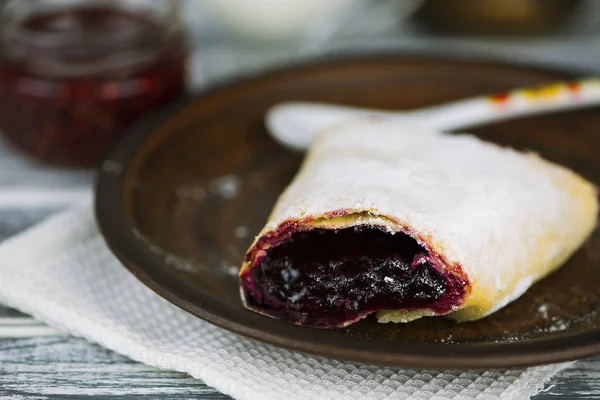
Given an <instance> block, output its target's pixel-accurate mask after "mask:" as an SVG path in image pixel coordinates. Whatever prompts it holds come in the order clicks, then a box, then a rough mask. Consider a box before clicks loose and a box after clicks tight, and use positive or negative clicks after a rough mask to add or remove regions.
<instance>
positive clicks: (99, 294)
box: [0, 202, 568, 400]
mask: <svg viewBox="0 0 600 400" xmlns="http://www.w3.org/2000/svg"><path fill="white" fill-rule="evenodd" d="M0 302H3V303H5V304H7V305H9V306H12V307H14V308H17V309H19V310H21V311H23V312H26V313H29V314H32V315H33V316H34V317H36V318H38V319H40V320H43V321H45V322H47V323H48V324H49V325H51V326H54V327H56V328H58V329H61V330H65V331H68V332H70V333H72V334H74V335H76V336H81V337H84V338H86V339H88V340H90V341H92V342H96V343H99V344H100V345H102V346H104V347H106V348H109V349H111V350H114V351H116V352H118V353H121V354H123V355H125V356H128V357H130V358H132V359H134V360H137V361H140V362H143V363H145V364H149V365H152V366H156V367H159V368H164V369H170V370H176V371H181V372H186V373H188V374H190V375H191V376H193V377H195V378H200V379H202V380H204V382H206V384H208V385H210V386H213V387H215V388H216V389H218V390H220V391H221V392H223V393H226V394H229V395H231V396H232V397H234V398H236V399H240V400H270V399H273V400H280V399H288V400H301V399H302V400H308V399H323V400H327V399H331V400H338V399H408V398H410V399H474V398H476V399H527V398H530V397H531V396H532V395H534V394H536V393H538V391H539V390H540V389H541V388H543V386H544V383H545V382H546V381H547V380H548V379H549V378H550V377H552V376H553V375H554V374H555V373H556V372H558V371H560V370H561V369H563V368H565V367H566V366H567V365H568V364H567V363H563V364H555V365H547V366H541V367H535V368H527V369H525V368H522V369H507V370H493V371H486V372H473V371H426V370H411V369H399V368H385V367H378V366H373V365H359V364H351V363H347V362H342V361H336V360H330V359H326V358H321V357H314V356H309V355H304V354H299V353H294V352H291V351H287V350H283V349H279V348H277V347H273V346H270V345H267V344H263V343H259V342H256V341H253V340H250V339H246V338H243V337H240V336H237V335H235V334H232V333H229V332H227V331H225V330H222V329H220V328H217V327H215V326H212V325H210V324H208V323H206V322H204V321H201V320H199V319H197V318H195V317H193V316H192V315H189V314H187V313H185V312H184V311H181V310H180V309H179V308H177V307H175V306H173V305H171V304H170V303H168V302H167V301H165V300H163V299H162V298H161V297H159V296H158V295H156V294H155V293H154V292H152V291H151V290H150V289H148V288H146V287H145V286H144V285H143V284H142V283H140V282H139V281H137V280H136V279H135V278H134V277H133V276H132V275H131V274H130V273H129V272H128V271H127V270H126V269H125V268H123V267H122V266H121V265H120V264H119V261H118V260H117V259H116V258H115V257H114V256H113V255H112V253H111V252H110V250H109V249H108V248H107V247H106V245H105V243H104V240H103V239H102V237H101V236H100V234H99V232H98V229H97V226H96V223H95V220H94V217H93V215H92V206H91V203H90V202H86V203H85V204H83V205H80V206H77V207H75V208H73V209H70V210H67V211H65V212H62V213H60V214H59V215H56V216H54V217H51V218H50V219H49V220H47V221H45V222H43V223H41V224H39V225H38V226H35V227H33V228H31V229H29V230H28V231H26V232H24V233H22V234H20V235H18V236H16V237H14V238H11V239H9V240H7V241H6V242H4V243H3V244H2V245H1V246H0Z"/></svg>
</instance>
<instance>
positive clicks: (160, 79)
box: [0, 0, 188, 166]
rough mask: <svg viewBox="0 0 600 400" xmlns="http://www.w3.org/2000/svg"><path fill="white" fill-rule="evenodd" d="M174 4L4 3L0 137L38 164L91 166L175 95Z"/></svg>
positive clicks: (181, 39)
mask: <svg viewBox="0 0 600 400" xmlns="http://www.w3.org/2000/svg"><path fill="white" fill-rule="evenodd" d="M187 56H188V48H187V43H186V39H185V31H184V29H183V27H182V25H181V21H180V19H179V15H178V3H177V1H173V0H161V1H158V0H156V1H151V0H147V1H135V2H133V1H125V0H122V1H106V0H98V1H93V0H87V1H68V2H65V1H59V0H44V1H41V2H40V1H37V0H12V1H10V2H8V4H7V5H6V6H5V7H4V8H3V9H2V13H1V14H0V131H1V132H2V133H3V135H4V136H5V137H6V138H7V139H8V141H9V142H10V143H12V144H14V145H15V146H16V147H18V148H20V149H21V150H23V151H24V152H26V153H28V154H30V155H32V156H35V157H36V158H38V159H41V160H43V161H46V162H49V163H53V164H60V165H81V166H87V165H93V164H95V163H97V162H99V161H101V160H102V158H103V157H104V156H105V155H106V154H107V152H108V151H109V150H110V149H111V147H112V146H113V145H114V144H115V142H116V141H117V140H118V139H119V138H120V137H121V136H122V135H123V134H124V132H125V131H126V128H127V127H128V126H130V125H131V124H132V123H133V122H135V121H136V120H138V119H139V118H140V117H141V116H143V115H146V114H148V113H150V112H152V111H154V110H156V109H157V108H159V107H161V106H163V105H165V104H166V103H168V102H170V101H172V100H173V99H174V98H175V97H177V96H179V95H180V94H182V92H183V91H184V90H185V83H186V76H187V68H186V65H187Z"/></svg>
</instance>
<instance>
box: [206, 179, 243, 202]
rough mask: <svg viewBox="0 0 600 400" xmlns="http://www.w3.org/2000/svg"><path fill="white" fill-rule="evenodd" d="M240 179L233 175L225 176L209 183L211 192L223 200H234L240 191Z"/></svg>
mask: <svg viewBox="0 0 600 400" xmlns="http://www.w3.org/2000/svg"><path fill="white" fill-rule="evenodd" d="M240 185H241V181H240V178H239V177H237V176H235V175H226V176H222V177H220V178H218V179H215V180H214V181H212V182H211V183H210V188H211V190H212V191H213V192H215V193H216V194H218V195H219V196H221V197H223V198H225V199H234V198H235V197H236V196H237V194H238V192H239V190H240Z"/></svg>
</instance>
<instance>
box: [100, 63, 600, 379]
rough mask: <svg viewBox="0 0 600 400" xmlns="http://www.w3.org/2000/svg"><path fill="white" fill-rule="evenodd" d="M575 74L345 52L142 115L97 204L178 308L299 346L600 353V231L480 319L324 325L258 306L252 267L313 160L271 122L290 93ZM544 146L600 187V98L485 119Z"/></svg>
mask: <svg viewBox="0 0 600 400" xmlns="http://www.w3.org/2000/svg"><path fill="white" fill-rule="evenodd" d="M569 77H572V74H569V73H566V72H560V71H551V70H547V69H542V68H534V67H523V66H513V65H505V64H498V63H489V62H478V61H456V60H449V59H446V58H435V57H410V56H389V57H377V58H366V59H352V60H337V61H329V62H324V63H317V64H312V65H305V66H299V67H294V68H290V69H286V70H281V71H276V72H271V73H268V74H265V75H262V76H259V77H254V78H252V79H247V80H243V81H241V82H237V83H230V84H227V85H225V86H221V87H219V88H216V89H213V90H211V91H208V92H205V93H203V94H200V95H198V96H195V97H193V98H191V99H188V100H186V101H184V102H182V103H180V104H176V105H174V106H172V107H171V108H170V109H168V110H166V111H165V112H164V113H162V114H160V115H157V116H155V117H152V118H150V119H149V120H147V121H145V122H143V123H141V124H140V125H138V126H137V127H136V128H135V129H133V130H132V132H131V134H130V135H128V137H127V138H126V139H125V140H123V141H122V143H120V145H119V146H117V148H116V150H115V151H114V152H113V153H112V155H111V156H110V158H109V160H108V161H107V162H106V163H105V164H104V168H103V170H102V171H101V172H100V180H99V184H98V187H97V198H96V212H97V218H98V222H99V224H100V228H101V230H102V232H103V234H104V236H105V237H106V240H107V242H108V244H109V246H110V247H111V249H112V250H113V251H114V253H115V254H116V255H117V256H118V257H119V259H120V260H121V261H122V262H123V264H124V265H125V266H126V267H127V268H128V269H129V270H130V271H131V272H132V273H133V274H134V275H135V276H137V277H138V278H139V279H140V280H141V281H142V282H143V283H144V284H146V285H148V286H149V287H150V288H151V289H153V290H154V291H156V293H158V294H159V295H161V296H162V297H164V298H166V299H167V300H169V301H170V302H172V303H173V304H175V305H177V306H179V307H181V308H182V309H184V310H186V311H187V312H189V313H191V314H193V315H196V316H197V317H199V318H202V319H204V320H206V321H208V322H210V323H212V324H215V325H217V326H220V327H223V328H225V329H228V330H230V331H233V332H236V333H239V334H241V335H245V336H248V337H251V338H254V339H256V340H260V341H264V342H268V343H272V344H274V345H277V346H281V347H286V348H289V349H292V350H297V351H301V352H307V353H312V354H317V355H323V356H328V357H333V358H340V359H345V360H350V361H357V362H366V363H374V364H385V365H392V366H406V367H424V368H490V367H509V366H516V365H532V364H541V363H548V362H555V361H562V360H569V359H575V358H579V357H583V356H589V355H592V354H598V353H600V313H599V310H600V233H598V232H596V233H595V234H594V236H593V237H592V238H591V239H590V240H589V241H588V242H587V243H586V244H585V246H584V247H583V248H582V249H581V250H579V251H578V252H577V254H576V255H575V256H574V257H573V258H572V259H571V260H570V261H569V262H568V263H567V265H565V266H564V268H562V269H561V270H559V271H558V272H556V273H554V274H553V275H552V276H550V277H548V278H546V279H544V280H543V281H542V282H540V283H539V284H537V285H535V286H534V287H532V288H531V289H530V290H529V291H528V292H527V293H526V294H525V295H524V296H522V297H521V298H520V299H519V300H518V301H516V302H514V303H513V304H510V305H509V306H507V307H505V308H504V309H502V310H501V311H499V312H497V313H495V314H493V315H492V316H490V317H488V318H485V319H483V320H480V321H476V322H471V323H464V324H456V323H453V322H449V321H447V320H445V319H443V318H424V319H422V320H419V321H416V322H412V323H410V324H406V325H394V324H377V323H376V322H375V321H374V319H373V318H367V319H365V320H363V321H361V322H359V323H357V324H354V325H351V326H350V327H348V328H345V329H337V330H330V331H326V330H317V329H313V328H308V327H299V326H295V325H292V324H288V323H284V322H279V321H276V320H274V319H270V318H268V317H265V316H262V315H258V314H255V313H253V312H250V311H247V310H245V309H244V308H243V307H242V304H241V302H240V297H239V291H238V281H237V276H236V273H237V267H238V266H239V265H240V263H241V261H242V257H243V254H244V252H245V250H246V249H247V247H248V246H249V244H250V243H251V241H252V238H253V237H254V235H255V234H256V233H257V232H258V231H259V230H260V229H261V227H262V225H263V224H264V223H265V220H266V218H267V215H268V213H269V211H270V209H271V207H272V206H273V204H274V202H275V200H276V198H277V196H278V195H279V193H280V192H281V191H282V189H283V188H284V187H285V186H286V185H287V184H288V182H289V181H290V179H291V178H292V176H293V175H294V173H295V172H296V170H297V169H298V165H299V163H300V161H301V155H299V154H294V153H292V152H290V151H288V150H286V149H284V148H282V147H280V146H279V145H277V144H276V143H275V142H274V141H273V140H272V139H271V138H270V137H269V135H268V134H267V132H266V131H265V127H264V125H263V117H264V114H265V110H266V109H267V108H268V107H269V106H271V105H272V104H275V103H277V102H280V101H284V100H315V101H328V102H335V103H344V104H351V105H356V106H369V107H380V108H390V109H410V108H414V107H423V106H426V105H429V104H434V103H439V102H445V101H449V100H454V99H459V98H463V97H466V96H474V95H481V94H485V93H490V92H495V91H502V90H506V89H511V88H515V87H519V86H523V85H535V84H539V83H544V82H548V81H553V80H557V79H566V78H569ZM471 131H474V132H476V133H477V134H479V135H480V136H481V137H483V138H485V139H488V140H491V141H495V142H499V143H501V144H507V145H511V146H514V147H517V148H523V149H534V150H536V151H539V152H540V153H541V154H542V155H543V156H545V157H546V158H548V159H550V160H553V161H556V162H559V163H561V164H565V165H567V166H569V167H571V168H573V169H574V170H576V171H578V172H579V173H581V174H583V175H584V176H586V177H587V178H589V179H591V180H592V181H595V182H600V157H599V156H598V150H599V149H600V112H599V111H598V110H597V109H592V110H585V111H572V112H569V113H564V114H555V115H547V116H539V117H531V118H526V119H521V120H518V121H513V122H506V123H501V124H500V123H498V124H495V125H493V126H488V127H485V128H480V129H472V130H471Z"/></svg>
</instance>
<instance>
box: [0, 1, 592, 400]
mask: <svg viewBox="0 0 600 400" xmlns="http://www.w3.org/2000/svg"><path fill="white" fill-rule="evenodd" d="M200 3H201V2H196V1H194V2H193V3H192V2H191V1H188V3H187V4H188V6H189V7H192V6H193V7H198V4H200ZM595 4H596V5H597V7H596V8H597V9H598V12H596V13H595V14H593V15H592V13H588V14H589V15H587V16H586V18H587V19H586V21H585V23H582V24H581V25H580V28H581V29H580V30H581V32H584V33H586V34H585V35H584V34H583V33H581V32H579V31H569V32H566V33H564V34H563V35H562V36H560V35H559V36H557V35H551V36H549V37H546V38H534V39H524V40H521V41H514V40H501V39H498V40H475V39H468V38H466V39H460V38H457V39H443V40H438V39H436V38H434V37H430V36H427V35H425V36H419V34H415V33H414V32H413V31H411V29H410V27H408V28H407V27H406V26H404V27H401V28H400V29H396V30H395V31H394V32H393V33H392V34H390V32H379V33H376V36H372V37H371V38H372V39H377V40H371V41H370V42H368V43H367V44H366V45H365V44H364V37H363V36H364V35H358V36H360V39H361V40H363V43H362V45H361V44H357V35H356V32H354V34H355V35H354V36H353V35H352V32H346V33H345V34H346V37H344V40H339V41H338V42H329V43H323V44H322V46H321V47H320V48H318V49H315V47H314V46H312V47H311V46H305V51H304V52H301V51H296V50H294V49H292V50H290V49H289V48H286V47H285V46H283V47H282V48H279V49H276V50H273V49H271V50H269V51H265V50H264V49H262V48H258V47H256V46H245V45H244V46H238V47H236V48H235V49H232V47H231V43H229V42H228V41H227V40H226V39H224V38H223V36H222V35H219V34H218V33H216V32H217V31H216V30H215V28H214V21H213V20H212V19H211V18H210V16H208V15H205V14H204V13H203V12H200V11H198V10H197V8H194V10H195V11H193V12H187V13H186V18H188V19H190V20H191V22H194V23H195V28H194V29H193V30H192V36H193V39H194V42H195V43H196V52H195V53H194V57H193V60H192V69H191V72H192V73H191V76H190V80H191V82H192V84H193V85H195V86H202V85H205V84H207V83H211V82H215V81H217V80H220V79H224V78H225V79H226V78H228V77H231V76H234V75H237V74H239V73H248V72H252V71H255V70H258V69H261V68H263V67H265V66H272V65H280V64H285V63H290V62H293V61H295V60H298V59H302V58H306V57H311V56H313V55H315V54H321V53H326V52H335V51H339V48H345V49H348V50H350V51H353V52H357V51H360V52H367V51H373V49H374V48H376V50H382V49H383V50H384V51H407V50H408V51H415V50H418V51H423V50H425V51H442V52H445V53H446V54H448V53H463V54H464V53H465V52H466V53H467V54H471V55H472V54H478V55H479V56H481V55H484V56H486V55H491V56H495V57H502V58H506V57H511V59H515V58H516V59H519V60H525V61H537V62H545V63H547V64H554V65H562V66H576V67H584V68H586V69H595V70H598V66H597V64H598V54H600V40H598V38H600V33H598V29H596V28H597V27H598V26H600V24H598V23H597V22H598V21H599V20H600V2H595ZM373 12H374V14H373V15H370V14H368V13H366V12H364V13H362V14H361V22H362V23H363V25H365V24H367V25H369V26H376V25H377V21H379V20H381V19H382V18H384V17H386V15H385V14H387V13H388V12H387V11H386V10H385V8H384V9H375V11H373ZM377 12H379V14H377ZM348 25H349V26H355V24H348ZM357 29H358V27H357ZM591 29H592V30H593V29H595V31H593V32H592V34H589V33H590V32H589V31H590V30H591ZM371 35H373V34H371ZM377 35H379V36H377ZM336 49H338V50H336ZM91 182H92V173H91V172H90V171H66V170H64V171H63V170H56V169H50V168H47V167H43V166H40V165H37V164H36V163H34V162H31V161H30V160H27V159H25V158H22V157H21V156H19V155H18V154H15V153H14V152H12V151H10V150H9V149H7V148H6V147H5V146H4V145H3V144H1V143H0V241H2V240H4V239H5V238H7V237H10V236H12V235H14V234H16V233H18V232H20V231H22V230H24V229H26V228H27V227H29V226H31V225H33V224H35V223H36V222H38V221H40V220H42V219H44V218H45V217H46V216H48V215H50V214H52V213H54V212H56V211H58V210H60V209H62V208H64V207H66V206H67V205H68V204H71V203H72V202H74V201H76V200H77V199H78V198H83V197H85V196H86V195H87V194H88V193H89V191H90V190H91ZM558 396H560V397H562V398H572V399H600V357H597V358H591V359H587V360H581V361H577V362H575V363H574V364H573V365H572V366H571V367H569V368H567V369H565V370H563V371H562V372H560V373H559V374H558V375H556V376H555V377H553V378H552V379H551V381H550V382H549V383H548V384H547V385H546V388H545V389H544V391H543V392H541V393H540V394H538V395H537V396H535V397H534V399H536V400H542V399H544V400H548V399H554V398H556V397H558ZM6 397H10V398H18V399H19V398H20V399H58V398H60V399H65V398H66V399H74V398H82V397H85V398H88V399H104V398H106V399H108V398H110V399H114V398H122V399H138V398H140V399H141V398H144V399H147V398H177V399H204V400H206V399H227V398H229V397H228V396H225V395H223V394H221V393H218V392H217V391H215V390H214V389H212V388H210V387H208V386H206V385H205V384H203V383H202V382H201V381H199V380H195V379H192V378H190V377H188V376H187V375H185V374H181V373H175V372H169V371H162V370H157V369H155V368H152V367H148V366H145V365H143V364H139V363H136V362H134V361H131V360H129V359H127V358H125V357H123V356H121V355H118V354H116V353H114V352H112V351H109V350H106V349H103V348H102V347H100V346H98V345H95V344H92V343H89V342H86V341H85V340H82V339H78V338H75V337H71V336H68V335H64V334H59V333H58V332H56V331H54V330H53V329H51V328H48V327H47V326H45V325H44V324H43V323H40V322H38V321H35V320H33V319H32V318H30V317H28V316H26V315H24V314H21V313H20V312H18V311H16V310H12V309H9V308H5V307H2V306H1V305H0V398H6Z"/></svg>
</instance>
